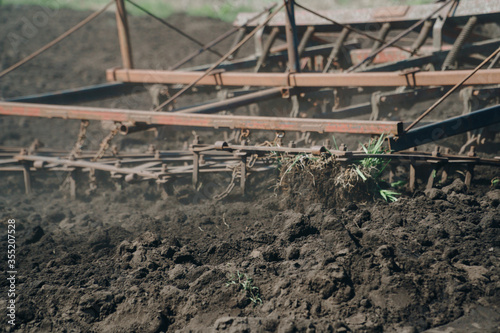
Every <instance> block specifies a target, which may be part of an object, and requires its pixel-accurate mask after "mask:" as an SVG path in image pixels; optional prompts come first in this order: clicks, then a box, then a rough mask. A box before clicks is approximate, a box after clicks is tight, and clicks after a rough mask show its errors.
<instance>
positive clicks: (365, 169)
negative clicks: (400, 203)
mask: <svg viewBox="0 0 500 333" xmlns="http://www.w3.org/2000/svg"><path fill="white" fill-rule="evenodd" d="M384 140H385V135H384V134H382V135H380V137H379V138H378V139H376V140H371V141H370V142H369V143H368V144H367V145H366V146H365V145H364V144H362V143H361V142H360V144H361V148H362V149H363V151H364V152H365V154H367V155H369V154H385V153H386V151H385V150H384V149H383V144H384ZM390 162H391V161H390V160H388V161H384V159H382V158H379V157H367V158H364V159H362V160H360V161H359V162H358V164H354V165H353V167H354V171H356V173H357V174H358V175H359V177H360V178H361V179H362V180H363V181H367V180H368V179H369V178H372V179H373V180H374V181H375V185H376V187H377V191H378V193H379V194H380V196H381V197H382V198H383V199H384V200H385V201H387V202H395V201H397V200H398V198H397V197H396V196H397V195H401V193H398V192H395V191H391V190H385V189H382V188H381V187H380V175H381V174H382V172H384V170H385V168H386V167H387V166H388V165H389V163H390ZM394 184H395V185H399V184H397V183H394ZM391 187H395V186H393V185H392V184H391Z"/></svg>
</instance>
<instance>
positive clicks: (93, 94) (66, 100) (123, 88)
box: [5, 83, 145, 105]
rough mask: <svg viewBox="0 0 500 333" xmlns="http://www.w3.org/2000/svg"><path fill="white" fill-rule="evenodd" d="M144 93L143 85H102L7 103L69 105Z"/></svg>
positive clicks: (17, 99) (20, 98) (34, 96)
mask: <svg viewBox="0 0 500 333" xmlns="http://www.w3.org/2000/svg"><path fill="white" fill-rule="evenodd" d="M143 91H145V87H144V85H143V84H130V83H102V84H96V85H93V86H87V87H81V88H75V89H65V90H60V91H54V92H49V93H44V94H38V95H30V96H21V97H14V98H9V99H7V100H5V101H6V102H22V103H41V104H56V105H67V104H76V103H81V102H90V101H96V100H102V99H107V98H113V97H119V96H122V95H129V94H132V93H137V92H143Z"/></svg>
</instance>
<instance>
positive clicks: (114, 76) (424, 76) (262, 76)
mask: <svg viewBox="0 0 500 333" xmlns="http://www.w3.org/2000/svg"><path fill="white" fill-rule="evenodd" d="M468 73H469V71H466V70H450V71H445V72H414V73H410V74H408V75H405V74H404V73H398V72H376V73H365V72H361V73H248V72H216V73H213V74H212V75H208V76H206V77H204V78H203V79H201V80H199V82H198V83H197V84H198V85H211V86H245V85H250V86H260V87H286V86H290V87H346V86H363V87H399V86H411V87H418V86H436V85H441V86H453V85H455V84H456V83H457V82H458V81H460V79H462V78H463V77H464V76H465V75H466V74H468ZM199 77H200V73H199V72H183V71H158V70H141V69H132V70H129V69H116V68H113V69H109V70H108V71H107V73H106V78H107V80H108V81H110V82H134V83H162V84H190V83H191V82H193V80H196V79H197V78H199ZM499 83H500V69H485V70H480V71H479V72H478V73H477V74H475V75H474V76H473V77H471V78H470V79H469V80H468V81H467V82H466V83H465V84H466V85H486V84H499Z"/></svg>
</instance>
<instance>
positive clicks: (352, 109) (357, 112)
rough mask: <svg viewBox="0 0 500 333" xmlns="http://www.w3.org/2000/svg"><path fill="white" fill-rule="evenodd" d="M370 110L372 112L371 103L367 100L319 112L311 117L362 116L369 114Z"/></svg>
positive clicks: (340, 117) (338, 117)
mask: <svg viewBox="0 0 500 333" xmlns="http://www.w3.org/2000/svg"><path fill="white" fill-rule="evenodd" d="M371 112H372V104H371V103H370V102H367V103H361V104H356V105H352V106H348V107H345V108H341V109H336V110H332V111H328V112H324V113H320V114H318V115H314V116H313V117H314V118H323V119H344V118H352V117H358V116H362V115H365V114H369V113H371Z"/></svg>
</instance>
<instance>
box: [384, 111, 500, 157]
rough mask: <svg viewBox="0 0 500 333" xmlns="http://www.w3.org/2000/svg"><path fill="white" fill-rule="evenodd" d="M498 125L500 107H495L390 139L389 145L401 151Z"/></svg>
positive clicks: (392, 148) (419, 128)
mask: <svg viewBox="0 0 500 333" xmlns="http://www.w3.org/2000/svg"><path fill="white" fill-rule="evenodd" d="M498 123H500V105H495V106H492V107H489V108H485V109H481V110H478V111H474V112H471V113H469V114H466V115H462V116H458V117H454V118H450V119H446V120H443V121H440V122H437V123H434V124H430V125H426V126H422V127H418V128H416V129H413V130H411V131H409V132H406V133H405V134H403V135H401V136H398V137H390V138H389V145H390V147H391V150H394V151H401V150H405V149H408V148H411V147H416V146H420V145H423V144H426V143H430V142H434V141H437V140H441V139H444V138H447V137H450V136H454V135H457V134H462V133H465V132H467V131H472V130H475V129H479V128H483V127H486V126H489V125H494V124H498Z"/></svg>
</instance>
